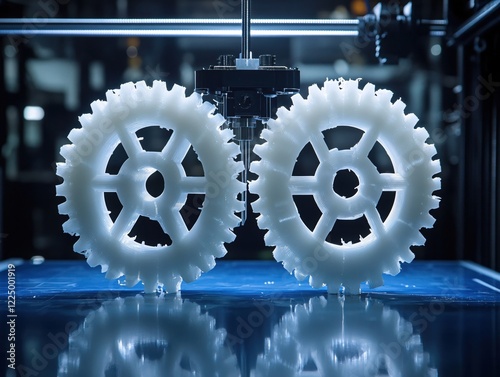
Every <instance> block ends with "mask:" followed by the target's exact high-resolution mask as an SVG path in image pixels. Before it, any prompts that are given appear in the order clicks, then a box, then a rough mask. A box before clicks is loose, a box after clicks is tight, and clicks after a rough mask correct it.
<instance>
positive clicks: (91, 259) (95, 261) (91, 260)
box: [86, 250, 101, 267]
mask: <svg viewBox="0 0 500 377" xmlns="http://www.w3.org/2000/svg"><path fill="white" fill-rule="evenodd" d="M86 256H87V264H88V265H89V266H90V267H96V266H98V265H100V264H101V261H100V259H99V258H98V257H97V256H96V255H95V253H93V252H92V251H90V250H89V251H87V253H86Z"/></svg>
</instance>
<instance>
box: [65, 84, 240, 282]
mask: <svg viewBox="0 0 500 377" xmlns="http://www.w3.org/2000/svg"><path fill="white" fill-rule="evenodd" d="M91 108H92V114H84V115H82V116H81V117H80V123H81V124H82V127H81V128H79V129H73V130H72V131H71V132H70V133H69V135H68V138H69V140H70V141H71V142H72V144H69V145H64V146H63V147H62V148H61V155H62V156H63V157H64V158H65V159H66V161H65V162H64V163H60V164H58V166H57V174H58V175H59V176H61V177H62V178H63V179H64V181H63V183H62V184H60V185H59V186H57V188H56V190H57V195H59V196H64V197H65V198H66V201H65V202H64V203H62V204H60V206H59V212H60V213H61V214H67V215H68V216H69V220H68V221H66V222H65V223H64V225H63V229H64V231H65V232H67V233H70V234H73V235H79V236H80V239H79V240H78V241H77V242H76V243H75V245H74V250H75V252H78V253H83V254H85V256H86V257H87V262H88V264H89V265H90V266H92V267H95V266H97V265H101V268H102V272H107V273H106V277H107V278H110V279H116V278H119V277H120V276H123V275H125V278H126V284H127V285H128V286H134V285H135V284H136V283H138V282H139V281H142V282H143V284H144V289H145V291H146V292H154V291H155V290H156V289H157V287H158V286H159V285H160V286H161V285H163V287H164V289H165V290H166V291H167V292H175V291H177V290H179V289H180V284H181V282H182V281H183V280H185V281H187V282H190V281H193V280H195V279H196V278H198V277H199V276H200V274H201V272H202V271H203V272H206V271H209V270H211V269H212V268H213V267H214V265H215V257H222V256H224V255H225V254H226V249H225V248H224V245H223V243H224V242H231V241H233V240H234V238H235V235H234V234H233V233H232V232H231V229H232V228H234V227H236V226H237V225H238V224H239V218H238V217H237V216H236V215H235V212H237V211H240V210H241V209H242V207H241V203H240V202H239V201H238V200H237V195H238V193H239V192H240V191H242V190H243V189H244V187H243V185H242V184H241V183H240V182H238V181H237V179H236V177H237V175H238V174H239V172H240V171H241V170H242V169H243V166H242V164H241V163H237V162H235V161H234V158H235V156H236V155H237V154H238V153H239V150H238V147H237V146H236V145H235V144H233V143H228V141H229V140H230V139H231V138H232V132H231V131H230V130H220V129H219V127H220V126H221V125H222V124H223V122H224V118H223V117H222V116H221V115H213V112H214V110H215V107H214V106H213V105H211V104H210V103H208V102H203V101H202V99H201V96H200V95H198V94H196V93H195V94H192V95H191V96H189V97H186V96H185V88H184V87H181V86H177V85H174V87H173V88H172V89H171V90H167V88H166V85H165V83H164V82H161V81H155V82H154V83H153V86H152V87H148V86H147V85H146V83H145V82H143V81H142V82H138V83H136V84H133V83H127V84H123V85H121V87H120V89H119V90H114V91H111V90H110V91H108V92H107V93H106V101H96V102H93V103H92V104H91ZM152 125H157V126H159V127H161V128H165V129H168V130H172V135H171V136H170V139H169V140H168V142H167V143H166V145H165V147H164V148H163V150H161V151H160V152H155V151H146V150H144V149H143V148H142V146H141V143H140V140H139V139H138V137H137V135H136V131H138V130H141V129H143V128H146V127H150V126H152ZM120 143H121V144H122V146H123V148H124V150H125V152H126V153H127V156H128V159H127V160H126V161H125V162H124V163H123V165H122V166H121V168H120V170H119V172H118V174H108V173H106V168H107V164H108V161H109V160H110V157H111V155H112V154H113V151H114V150H115V149H116V147H117V146H118V145H119V144H120ZM191 146H192V147H193V149H194V151H195V152H196V154H197V156H198V159H199V161H200V162H201V164H202V166H203V172H204V175H203V176H201V177H198V176H196V177H195V176H186V172H185V170H184V168H183V166H182V164H181V163H182V161H183V159H184V157H185V156H186V154H187V152H188V151H189V149H190V147H191ZM156 171H158V172H160V173H161V174H162V176H163V178H164V183H165V185H164V190H163V192H162V193H161V194H160V195H159V196H158V197H153V196H152V195H151V194H150V193H149V192H148V191H147V189H146V181H147V179H148V178H149V176H150V175H151V174H152V173H154V172H156ZM105 192H115V193H117V195H118V198H119V200H120V202H121V204H122V205H123V208H122V210H121V211H120V213H119V215H118V217H117V218H116V220H115V221H114V222H113V220H112V219H111V217H110V216H109V211H108V209H107V207H106V202H105V199H104V193H105ZM190 193H191V194H203V195H205V200H204V202H203V208H202V209H201V214H200V216H199V218H198V219H197V221H196V223H195V224H194V225H193V226H192V228H191V229H190V230H188V227H187V226H186V224H185V222H184V220H183V218H182V216H181V214H180V212H179V210H180V209H181V208H182V206H183V205H184V203H185V202H186V199H187V195H188V194H190ZM139 216H144V217H147V218H150V219H152V220H155V221H157V222H158V223H159V224H160V225H161V227H162V229H163V231H164V232H165V233H166V234H168V236H169V237H170V239H171V240H172V243H171V244H169V245H158V246H149V245H145V244H140V243H138V242H136V241H134V239H133V238H131V237H130V236H129V235H128V234H129V232H130V231H131V229H132V228H133V226H134V224H135V223H136V221H137V219H138V218H139Z"/></svg>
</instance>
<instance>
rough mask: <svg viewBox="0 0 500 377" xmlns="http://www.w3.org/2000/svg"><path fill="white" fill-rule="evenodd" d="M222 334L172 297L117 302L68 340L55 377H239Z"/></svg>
mask: <svg viewBox="0 0 500 377" xmlns="http://www.w3.org/2000/svg"><path fill="white" fill-rule="evenodd" d="M226 337H227V332H226V330H224V329H220V328H216V324H215V319H214V318H213V317H211V316H210V315H208V314H206V313H205V314H202V313H201V311H200V306H199V305H198V304H196V303H194V302H189V301H187V300H182V299H180V298H178V297H174V298H170V299H169V298H166V297H156V296H153V295H149V297H142V296H139V295H137V296H136V297H126V298H117V299H115V300H110V301H105V302H103V304H102V306H101V307H100V308H99V309H97V310H94V311H91V312H90V313H89V314H88V315H87V317H86V318H85V320H84V322H83V324H82V325H81V326H80V327H79V328H77V329H75V331H73V332H72V333H71V334H69V339H68V343H69V346H68V351H67V352H65V353H63V354H61V355H60V357H59V370H58V374H57V375H58V377H67V376H68V377H79V376H82V377H88V376H93V377H104V376H109V375H112V376H160V375H162V376H179V377H188V376H191V377H192V376H200V375H211V376H218V377H233V376H234V377H237V376H240V372H239V368H238V361H237V359H236V356H235V355H234V354H233V352H232V351H231V349H230V348H229V347H228V346H227V344H226V343H225V342H226Z"/></svg>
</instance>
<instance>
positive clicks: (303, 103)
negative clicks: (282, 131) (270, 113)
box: [272, 93, 307, 131]
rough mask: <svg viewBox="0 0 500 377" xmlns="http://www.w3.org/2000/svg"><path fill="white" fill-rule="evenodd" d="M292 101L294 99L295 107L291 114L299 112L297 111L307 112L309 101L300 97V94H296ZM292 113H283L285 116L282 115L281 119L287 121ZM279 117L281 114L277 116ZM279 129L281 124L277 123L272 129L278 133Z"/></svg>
mask: <svg viewBox="0 0 500 377" xmlns="http://www.w3.org/2000/svg"><path fill="white" fill-rule="evenodd" d="M291 99H292V103H293V107H292V108H291V109H290V112H294V113H295V112H297V111H299V112H307V100H306V99H305V98H304V97H302V96H301V95H300V93H297V94H294V95H293V96H292V97H291ZM290 112H288V114H287V113H285V112H283V113H282V114H283V115H282V117H281V118H280V119H285V120H286V119H287V117H288V116H289V115H291V114H290ZM277 116H279V114H277ZM279 128H281V122H276V124H275V125H274V127H273V128H272V130H273V131H276V130H277V129H279Z"/></svg>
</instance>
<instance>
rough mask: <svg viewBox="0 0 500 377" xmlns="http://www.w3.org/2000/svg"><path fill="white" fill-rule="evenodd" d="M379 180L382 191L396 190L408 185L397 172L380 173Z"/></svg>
mask: <svg viewBox="0 0 500 377" xmlns="http://www.w3.org/2000/svg"><path fill="white" fill-rule="evenodd" d="M380 180H381V182H382V189H383V190H384V191H397V190H403V189H405V188H406V187H408V182H407V181H406V180H405V179H404V178H403V177H402V176H401V175H399V174H395V173H382V174H380Z"/></svg>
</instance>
